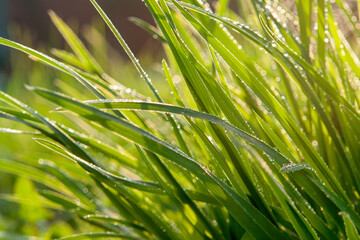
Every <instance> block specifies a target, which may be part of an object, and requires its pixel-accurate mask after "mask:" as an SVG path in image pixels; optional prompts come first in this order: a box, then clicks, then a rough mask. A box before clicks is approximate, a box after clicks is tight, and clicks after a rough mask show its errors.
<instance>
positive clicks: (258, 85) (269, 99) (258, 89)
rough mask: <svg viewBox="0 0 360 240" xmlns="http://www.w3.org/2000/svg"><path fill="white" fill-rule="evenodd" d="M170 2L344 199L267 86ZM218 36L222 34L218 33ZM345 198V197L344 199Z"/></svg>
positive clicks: (184, 11)
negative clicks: (240, 78)
mask: <svg viewBox="0 0 360 240" xmlns="http://www.w3.org/2000/svg"><path fill="white" fill-rule="evenodd" d="M172 2H173V4H174V5H175V6H176V7H177V8H178V9H179V10H180V11H181V13H182V14H183V15H184V16H185V17H186V18H187V20H188V21H189V22H190V23H191V24H192V25H193V26H194V28H196V29H197V30H198V32H199V33H200V34H201V35H202V36H203V38H204V39H206V40H207V41H209V44H210V45H212V46H213V47H214V49H215V50H216V51H217V52H218V53H219V54H220V55H221V56H222V57H223V58H224V60H225V61H226V62H227V63H228V64H229V66H230V67H231V68H232V69H233V70H234V71H235V72H236V73H237V74H238V75H239V76H241V77H242V79H243V80H244V81H245V83H246V84H247V85H248V86H249V87H250V88H251V89H252V90H253V91H254V93H255V94H256V95H257V96H258V97H259V98H260V99H261V100H262V101H263V102H264V103H265V104H266V106H267V107H268V108H269V109H270V111H271V112H272V113H273V114H274V115H275V116H276V118H277V119H278V121H279V122H280V123H281V124H282V125H283V127H284V128H285V130H286V131H287V132H288V133H289V135H290V136H291V137H292V139H293V140H294V141H295V143H297V144H299V147H302V148H303V149H304V151H303V154H308V155H307V156H308V157H306V159H307V161H309V164H310V165H311V167H313V168H314V169H315V170H316V171H317V173H318V174H320V175H321V176H322V178H323V179H324V181H327V182H328V184H329V185H330V186H331V187H333V188H334V190H335V191H337V192H338V194H340V195H341V196H343V198H344V199H347V196H346V194H345V192H344V190H343V188H342V186H341V185H340V184H339V182H338V181H337V180H336V178H335V177H334V175H333V174H332V173H331V171H330V170H329V168H328V166H327V165H326V164H325V162H324V160H323V159H322V158H321V157H320V156H319V154H318V153H317V152H316V151H315V150H314V148H313V146H312V145H311V143H310V142H309V141H308V139H307V138H306V136H305V135H304V134H303V133H302V132H301V130H300V129H299V127H298V126H297V124H296V122H295V121H294V119H293V118H292V116H291V115H289V114H288V113H287V111H286V110H285V109H284V107H283V106H282V105H281V104H280V103H279V102H278V100H277V98H276V97H275V96H274V95H273V94H272V93H271V92H270V91H269V90H268V88H267V87H266V85H263V83H262V82H261V81H255V80H259V79H257V78H256V77H255V76H254V75H253V74H252V73H251V72H249V70H248V69H247V68H246V66H244V64H243V63H242V62H241V61H240V60H239V59H237V58H236V56H234V55H233V53H232V52H231V51H230V50H229V49H227V48H226V46H225V45H224V44H222V42H221V39H217V38H216V37H215V36H214V35H213V34H212V33H211V31H209V29H208V28H206V27H205V26H204V25H202V23H201V22H199V21H198V20H197V19H195V18H194V17H193V16H192V15H191V14H189V13H188V12H187V11H186V10H185V9H184V8H183V7H182V6H181V5H180V4H179V3H178V2H177V1H174V0H173V1H172ZM220 37H221V36H220ZM347 200H348V199H347Z"/></svg>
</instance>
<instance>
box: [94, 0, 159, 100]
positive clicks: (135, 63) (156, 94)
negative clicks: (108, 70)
mask: <svg viewBox="0 0 360 240" xmlns="http://www.w3.org/2000/svg"><path fill="white" fill-rule="evenodd" d="M90 2H91V3H92V4H93V5H94V7H95V9H96V10H97V11H98V12H99V14H100V16H101V17H102V18H103V19H104V21H105V23H106V24H107V25H108V27H109V28H110V30H111V31H112V33H113V34H114V35H115V37H116V39H117V40H118V41H119V43H120V45H121V46H122V47H123V48H124V50H125V52H126V54H127V55H128V56H129V58H130V60H131V61H132V62H133V64H134V66H135V67H136V69H137V70H138V71H139V73H140V75H141V77H142V78H144V80H145V81H146V83H147V84H148V86H149V87H150V89H151V91H152V92H153V93H154V95H155V97H156V99H157V100H158V101H161V97H160V95H159V93H158V90H157V89H156V88H155V87H154V86H153V84H152V82H151V79H150V78H149V75H148V74H147V73H146V72H145V70H144V69H143V68H142V67H141V65H140V64H139V60H138V59H137V58H136V57H135V55H134V54H133V52H132V51H131V50H130V48H129V46H128V45H127V43H126V42H125V40H124V39H123V37H122V36H121V34H120V33H119V31H118V30H117V29H116V27H115V26H114V24H113V23H112V22H111V20H110V19H109V18H108V16H107V15H106V13H105V12H104V11H103V10H102V9H101V7H100V6H99V4H98V3H97V2H96V1H95V0H90Z"/></svg>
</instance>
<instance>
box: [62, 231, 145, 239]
mask: <svg viewBox="0 0 360 240" xmlns="http://www.w3.org/2000/svg"><path fill="white" fill-rule="evenodd" d="M98 238H100V239H104V238H111V239H114V238H115V239H125V240H141V239H140V238H137V237H132V236H128V235H125V234H119V233H111V232H92V233H80V234H76V235H72V236H68V237H62V238H58V239H57V240H82V239H98Z"/></svg>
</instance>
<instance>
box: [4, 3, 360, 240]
mask: <svg viewBox="0 0 360 240" xmlns="http://www.w3.org/2000/svg"><path fill="white" fill-rule="evenodd" d="M90 2H91V3H92V4H93V5H94V7H95V9H96V10H97V11H98V12H99V15H100V16H101V18H102V19H103V20H104V22H105V23H106V25H107V26H108V27H109V29H110V30H111V31H112V32H113V33H114V36H115V38H116V39H117V40H118V41H119V44H120V45H121V46H122V47H123V49H124V50H125V52H126V54H127V55H128V57H129V58H130V60H131V61H132V63H133V65H134V67H135V69H136V70H137V71H138V73H139V74H140V78H138V80H137V81H138V82H137V84H140V82H141V83H142V84H144V85H147V86H148V88H149V89H150V91H148V93H146V94H141V93H139V92H137V91H135V90H132V89H130V88H127V87H126V86H125V85H126V81H125V80H126V79H124V80H123V79H120V81H117V80H115V79H114V78H111V77H110V76H109V75H108V74H107V73H106V72H105V70H104V69H103V67H104V66H101V64H99V63H98V62H97V59H96V57H94V56H93V55H92V53H91V52H90V51H89V50H87V48H86V47H85V45H84V44H83V43H82V42H81V41H80V40H79V38H78V37H77V36H76V35H75V33H74V32H73V31H72V30H71V28H69V26H67V25H66V23H64V22H63V21H62V20H61V19H60V18H59V17H58V16H57V15H56V14H55V13H53V12H51V13H50V16H51V19H52V21H53V22H54V24H55V26H56V27H57V29H58V30H59V32H60V33H61V34H62V36H63V37H64V39H65V40H66V42H67V43H68V45H69V46H70V49H71V51H64V50H55V51H53V54H54V57H50V56H49V55H45V54H43V53H40V52H38V51H36V50H34V49H31V48H28V47H25V46H24V45H21V44H19V43H16V42H12V41H10V40H7V39H4V38H0V44H2V45H5V46H8V47H11V48H14V49H17V50H19V51H21V52H23V53H25V54H27V55H29V56H30V57H31V59H32V60H35V61H37V62H40V63H43V64H45V65H48V66H50V67H52V68H54V69H56V70H58V71H60V72H62V74H63V75H68V76H71V78H69V77H68V76H66V77H65V76H64V79H66V81H62V82H61V85H60V87H59V88H58V89H56V90H54V88H53V87H51V86H49V83H48V82H47V79H45V78H43V79H42V80H41V81H39V82H38V85H40V87H38V86H29V85H28V86H27V89H28V90H29V91H31V92H32V93H33V94H35V95H36V96H40V97H41V98H42V99H43V100H41V101H39V104H40V105H47V104H48V103H51V105H50V107H51V110H52V111H50V112H49V111H48V110H46V111H45V110H44V109H43V108H42V110H41V111H40V109H37V107H38V104H37V105H33V104H31V102H30V104H31V106H32V107H30V106H28V105H30V104H28V105H27V104H25V103H24V101H23V102H21V101H20V100H21V98H19V99H20V100H18V99H16V98H14V97H12V96H10V95H8V94H7V93H5V92H1V93H0V100H1V101H2V102H3V103H4V105H2V107H1V108H0V117H1V118H4V119H7V120H9V121H6V123H9V124H10V122H11V121H15V122H17V123H19V124H22V125H25V126H27V128H26V130H19V129H3V131H5V132H7V134H19V133H20V134H32V135H34V134H35V136H34V138H33V141H35V142H36V143H38V144H40V145H41V146H43V148H41V149H42V150H41V151H42V152H43V153H44V155H43V156H42V157H41V159H40V160H39V161H38V162H36V161H34V160H33V159H34V158H37V157H38V153H37V154H35V153H34V155H31V154H30V156H28V158H29V159H26V158H24V159H22V161H14V160H13V159H5V158H1V159H0V161H1V165H0V170H1V171H5V172H8V173H11V174H16V175H19V176H20V178H19V179H20V180H18V181H17V185H16V188H15V192H14V194H13V195H11V194H10V195H9V194H7V195H4V194H3V196H2V199H4V200H6V201H10V202H16V203H18V204H19V205H20V206H21V207H22V211H24V212H26V211H30V212H31V214H30V215H31V216H32V214H33V213H34V212H37V213H39V214H35V213H34V216H33V217H34V219H35V220H34V219H32V221H39V219H54V216H47V214H51V213H59V212H62V214H67V215H66V216H67V218H66V217H60V221H59V222H61V224H63V225H61V226H62V228H66V227H64V226H67V227H68V228H69V225H71V226H72V227H71V228H69V229H70V230H69V232H72V234H74V233H76V234H75V235H70V236H65V235H63V234H60V233H57V234H52V233H49V232H48V233H47V235H46V236H44V235H42V236H40V235H41V234H39V237H45V238H46V237H47V238H50V239H51V238H59V239H92V238H101V239H103V238H112V239H115V238H120V239H191V238H194V239H224V240H225V239H334V238H336V239H359V238H360V236H359V234H358V230H359V229H360V216H359V205H358V202H359V198H360V196H359V190H360V174H359V167H358V166H359V159H360V158H359V157H360V156H359V154H360V151H359V149H360V148H359V137H358V136H359V133H360V128H359V126H360V116H359V97H358V96H359V77H360V76H359V75H360V72H359V68H358V67H359V59H358V58H357V55H358V48H359V44H358V38H357V36H358V34H359V29H358V25H359V23H358V22H357V21H358V20H357V17H356V16H353V15H352V13H351V9H349V8H348V7H347V5H346V2H342V1H334V2H327V1H318V2H313V1H311V0H308V1H296V2H294V3H293V4H296V10H294V9H288V8H287V6H290V5H285V4H284V5H280V3H279V2H277V1H269V2H268V1H256V0H253V1H250V0H249V1H245V0H243V1H239V6H241V9H240V10H239V11H234V10H232V9H231V8H229V4H230V2H229V1H226V0H225V1H224V0H219V1H218V2H217V4H216V5H214V6H215V8H210V6H209V5H208V4H207V3H205V2H199V1H195V0H189V1H176V0H171V1H165V0H157V1H155V0H144V3H145V4H146V5H147V7H148V9H149V11H150V12H151V14H152V16H153V17H154V20H155V22H156V26H151V25H149V24H147V23H145V22H143V21H142V20H139V19H133V21H134V22H135V23H137V24H138V25H139V26H141V27H143V28H144V29H145V30H147V31H149V32H150V33H151V34H152V35H153V36H154V37H155V38H157V39H159V41H161V42H162V44H163V48H164V51H165V53H166V59H164V60H163V61H162V66H163V75H162V78H163V79H166V82H167V83H168V86H167V87H166V88H165V87H164V86H161V91H159V90H158V88H157V86H155V84H154V83H158V82H156V81H152V79H151V77H150V76H149V75H148V74H147V73H146V71H145V70H144V68H143V67H142V66H141V64H140V62H139V60H138V59H137V58H136V57H135V56H134V54H133V53H132V51H131V50H130V48H129V47H128V45H127V44H126V42H125V41H124V39H123V38H122V36H121V34H120V33H119V32H118V31H117V30H116V27H115V26H114V25H113V24H112V22H111V20H110V19H109V18H108V17H107V15H106V13H105V12H104V11H103V10H102V9H101V7H100V6H99V5H98V3H97V2H96V1H95V0H90ZM290 2H291V1H290ZM334 12H336V14H335V13H334ZM250 23H251V26H248V25H246V24H250ZM340 23H341V24H340ZM255 29H256V30H255ZM349 29H350V30H349ZM345 31H346V32H345ZM106 67H107V66H106ZM74 79H75V80H76V82H74ZM46 82H47V83H46ZM79 83H80V84H81V85H79ZM124 84H125V85H124ZM163 84H164V83H162V85H163ZM156 85H158V84H156ZM44 86H45V87H47V88H44ZM169 92H171V94H169ZM47 108H49V106H47ZM54 118H56V119H57V121H54V120H53V119H54ZM4 123H5V122H4ZM16 126H18V125H16ZM21 129H22V128H21ZM24 131H25V132H24ZM49 150H50V151H49ZM50 152H51V154H50ZM45 154H48V155H45ZM10 158H11V157H10ZM29 180H31V181H29ZM33 182H34V183H35V185H34V183H33ZM34 196H36V199H38V201H37V203H36V204H35V205H34V204H31V203H32V202H33V201H31V199H32V198H34ZM35 210H36V211H35ZM41 211H43V212H41ZM37 215H38V216H37ZM55 228H56V227H55ZM55 228H54V229H55ZM1 234H3V235H4V236H5V238H6V236H8V238H10V236H11V237H14V238H16V237H19V239H27V238H26V237H25V236H21V235H14V234H13V233H6V232H0V236H1ZM7 234H8V235H7ZM70 234H71V233H70Z"/></svg>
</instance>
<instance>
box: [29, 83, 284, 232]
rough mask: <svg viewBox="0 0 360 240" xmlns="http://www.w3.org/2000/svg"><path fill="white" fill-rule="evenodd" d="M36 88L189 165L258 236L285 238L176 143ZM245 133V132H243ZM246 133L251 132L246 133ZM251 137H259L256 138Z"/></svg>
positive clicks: (212, 192) (185, 166) (152, 149)
mask: <svg viewBox="0 0 360 240" xmlns="http://www.w3.org/2000/svg"><path fill="white" fill-rule="evenodd" d="M33 91H34V92H36V93H37V94H39V95H40V96H42V97H44V98H47V99H49V100H50V101H53V102H54V103H57V104H59V105H60V106H62V107H65V108H68V109H69V110H72V111H74V112H76V113H77V114H80V115H82V116H83V117H86V118H88V119H89V120H92V121H96V122H99V123H101V124H102V125H103V126H104V127H106V128H109V129H112V130H113V131H117V132H118V133H119V134H121V135H123V136H124V137H125V138H127V139H129V140H130V141H133V142H135V143H136V144H138V145H141V146H143V147H144V148H147V149H148V150H150V151H153V152H154V153H157V154H159V155H161V156H163V157H165V158H167V159H169V160H171V161H173V162H174V163H176V164H177V165H179V166H181V167H183V168H185V169H187V170H188V171H189V172H191V173H192V174H194V175H195V176H197V177H198V178H199V179H200V180H201V181H202V182H203V183H204V184H205V186H206V187H207V188H208V190H209V192H210V193H211V194H212V195H214V197H215V198H216V199H217V200H218V201H219V203H221V204H223V205H224V207H225V208H227V209H228V210H229V212H230V213H231V215H232V216H233V217H234V218H235V219H236V220H237V221H238V222H239V224H241V225H242V226H243V227H244V228H246V229H247V230H248V231H250V232H251V234H252V235H253V236H254V237H260V238H264V237H265V238H269V239H278V238H280V239H281V238H283V237H284V234H283V233H282V232H281V231H280V230H279V229H277V228H276V227H275V226H274V225H273V224H272V223H271V222H270V221H269V220H268V219H267V218H265V217H264V216H263V215H262V214H261V213H260V212H259V211H258V210H257V209H256V208H255V207H254V206H252V205H251V204H249V202H248V201H247V200H245V199H244V198H242V197H240V196H239V195H238V194H237V193H236V192H235V191H234V190H232V189H231V188H230V187H229V186H228V185H226V184H225V183H223V182H222V181H221V180H220V179H218V178H217V177H216V176H215V175H214V174H213V173H212V172H210V171H209V170H208V169H206V168H205V167H203V166H201V165H200V164H198V163H197V162H195V161H194V160H193V159H191V158H190V157H188V156H187V155H186V154H184V153H183V152H181V151H179V150H178V149H177V148H175V147H174V146H172V145H170V144H168V143H166V142H164V141H163V140H161V139H159V138H157V137H155V136H154V135H152V134H150V133H148V132H146V131H144V130H143V129H141V128H138V127H137V126H135V125H133V124H131V123H129V122H127V121H125V120H123V119H121V118H118V117H116V116H114V115H111V114H108V113H106V112H103V111H101V110H99V109H97V108H95V107H93V106H90V105H87V104H84V103H81V102H79V101H76V100H74V99H71V98H68V97H66V96H64V95H60V94H58V93H54V92H49V91H47V90H44V89H39V88H33ZM241 134H243V133H242V132H241ZM244 136H247V135H246V134H245V135H244ZM250 139H251V138H250ZM251 140H252V141H255V139H251ZM260 145H261V146H263V147H264V148H265V149H266V150H269V152H270V153H271V154H274V153H275V154H276V152H275V151H274V150H271V148H270V149H268V148H267V145H266V144H264V143H261V144H260ZM276 155H278V154H276Z"/></svg>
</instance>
